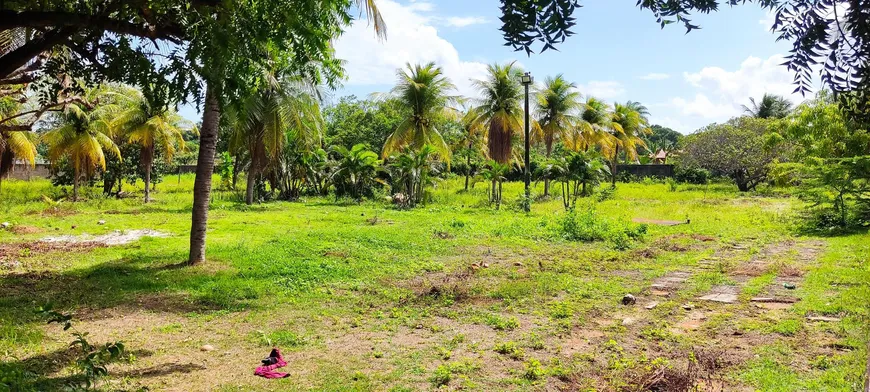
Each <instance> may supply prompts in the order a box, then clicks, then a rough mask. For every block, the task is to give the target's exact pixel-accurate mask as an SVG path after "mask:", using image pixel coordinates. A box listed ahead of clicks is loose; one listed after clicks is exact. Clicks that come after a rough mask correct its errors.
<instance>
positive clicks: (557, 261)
mask: <svg viewBox="0 0 870 392" xmlns="http://www.w3.org/2000/svg"><path fill="white" fill-rule="evenodd" d="M215 183H218V182H215ZM125 186H127V187H128V188H127V189H126V191H129V192H132V193H134V194H136V193H137V192H141V184H137V185H136V186H128V185H125ZM460 186H461V184H460V182H459V181H458V180H449V181H445V182H442V183H439V184H438V186H437V187H436V189H434V190H433V191H432V194H431V201H430V202H429V203H428V204H427V205H425V206H422V207H420V208H417V209H414V210H410V211H397V210H395V209H393V208H392V207H391V206H389V205H387V204H385V203H382V202H380V201H377V202H372V201H368V202H363V203H361V204H357V203H354V202H351V201H345V200H339V201H336V200H335V199H334V198H309V199H305V200H301V201H299V202H294V203H289V202H274V203H267V204H261V205H254V206H245V205H243V204H240V203H239V200H240V198H239V195H238V194H236V193H234V192H224V191H217V192H216V193H215V197H214V200H213V201H212V205H211V212H210V216H209V218H210V226H209V233H208V241H209V242H208V256H209V260H208V261H207V262H206V263H204V264H203V265H200V266H197V267H180V266H179V263H181V262H183V261H184V260H185V258H186V255H187V244H188V238H187V232H188V230H189V225H190V223H189V219H190V209H191V206H192V200H191V198H190V195H191V189H192V176H189V175H188V176H183V177H182V180H181V181H180V182H177V180H176V179H175V178H168V179H167V181H166V182H164V183H161V184H158V185H157V189H156V191H155V193H154V194H153V197H154V199H155V202H153V203H151V204H149V205H143V204H141V201H140V200H139V198H138V197H136V198H125V199H120V200H118V199H106V198H102V197H101V196H100V195H99V194H97V193H96V192H93V191H91V190H87V191H85V192H84V194H85V195H86V197H87V198H88V200H87V201H85V202H80V203H70V202H66V201H62V200H61V199H63V197H64V191H63V190H61V189H59V188H54V187H51V186H50V184H48V183H47V181H36V182H32V183H26V182H21V181H4V184H3V193H2V196H0V197H2V198H0V221H8V222H10V223H12V229H10V230H0V353H2V355H3V357H2V361H3V363H2V364H0V373H2V376H3V379H4V380H12V381H11V382H14V383H17V385H18V386H21V385H23V386H24V387H30V388H32V389H35V390H54V389H56V387H57V386H58V385H59V384H60V383H62V382H63V380H65V378H66V377H68V376H69V375H70V374H72V372H73V364H72V359H73V358H72V357H71V356H70V354H69V350H68V348H67V346H68V344H69V341H68V340H69V338H68V336H69V335H68V334H67V333H65V332H63V331H61V330H60V328H59V327H58V326H57V325H45V323H44V321H43V320H41V319H39V318H38V317H37V315H35V314H34V312H33V309H35V308H36V306H38V305H40V304H43V303H47V302H51V303H53V304H54V306H55V308H56V309H60V310H63V311H69V312H73V314H74V316H75V320H76V328H78V329H80V330H82V331H88V332H90V339H91V340H92V341H93V342H98V343H103V342H109V341H115V340H122V341H124V342H125V344H126V346H127V348H128V350H130V351H131V353H134V354H133V355H132V356H131V357H130V358H129V359H128V360H124V361H121V362H119V363H115V364H112V365H111V366H110V368H109V370H110V374H111V376H110V377H109V379H108V380H106V381H105V382H104V383H102V384H101V387H102V388H103V389H106V390H114V389H119V390H137V389H141V388H147V389H148V390H154V391H158V390H176V389H177V388H178V387H177V386H178V385H184V386H185V388H186V389H188V390H217V391H269V390H311V389H313V390H321V391H338V390H359V391H364V390H392V391H411V390H429V389H433V388H437V387H445V386H446V388H449V389H460V388H462V389H467V390H481V391H487V390H540V389H546V390H556V389H563V390H586V389H590V390H649V389H656V390H679V388H682V387H684V386H686V385H690V386H692V385H695V386H697V385H706V386H721V387H722V389H724V390H743V389H748V390H762V391H794V390H819V391H851V390H856V389H859V387H858V386H859V385H861V383H862V382H863V374H862V373H863V370H864V368H865V365H866V360H867V344H868V339H870V338H868V336H870V305H868V304H870V266H868V263H867V260H868V259H870V236H868V235H867V234H852V235H849V236H843V237H830V238H808V237H800V236H797V235H796V234H794V233H795V232H794V231H793V230H792V225H791V222H792V219H791V216H792V211H794V208H795V207H799V206H800V204H799V202H798V201H796V200H793V199H790V198H787V197H784V196H775V197H773V196H760V195H758V194H739V193H737V192H736V191H735V190H734V189H732V187H730V186H725V185H709V186H680V187H679V189H678V190H677V191H669V190H668V187H667V185H665V184H654V183H651V184H645V185H644V184H620V185H619V188H618V189H617V190H616V191H615V192H613V193H612V195H607V197H601V198H588V199H583V200H580V201H579V202H578V211H579V212H578V215H576V216H574V217H573V218H568V220H566V215H565V213H564V211H563V210H562V207H561V204H560V202H559V201H558V200H556V199H551V200H549V201H546V200H545V199H544V200H545V201H540V202H536V203H535V204H534V205H533V209H532V213H531V214H528V215H527V214H524V213H522V212H519V211H515V210H511V209H510V208H505V209H503V210H501V211H495V210H493V209H490V208H488V207H487V206H486V202H485V200H486V192H485V189H484V188H483V186H481V185H478V187H477V188H476V189H473V190H472V191H470V192H457V190H458V189H460ZM540 190H541V189H540V186H539V189H537V191H540ZM521 191H522V184H519V183H510V184H506V187H505V191H504V192H505V197H506V198H507V199H506V200H512V198H515V197H518V196H519V195H520V193H521ZM768 194H772V193H768ZM42 195H46V196H48V197H49V198H50V199H52V201H51V202H47V201H44V200H43V198H42ZM59 200H60V201H59ZM509 204H510V203H506V205H509ZM589 211H594V213H592V212H589ZM635 218H639V219H644V220H674V221H685V220H687V219H688V220H690V222H691V223H690V224H684V225H677V226H657V225H649V226H645V227H644V229H643V230H641V229H640V228H639V226H636V225H633V224H631V223H630V222H631V221H632V219H635ZM101 220H103V221H105V224H99V223H98V222H99V221H101ZM133 229H154V230H159V231H161V232H165V233H169V234H170V236H169V237H167V238H143V239H141V240H139V241H137V242H134V243H131V244H128V245H123V246H99V247H94V246H80V247H69V246H54V245H45V244H44V243H40V242H38V240H39V239H40V238H43V237H46V236H57V235H82V234H92V235H101V234H107V233H111V232H112V231H114V230H133ZM577 239H593V240H595V241H592V242H582V241H576V240H577ZM674 276H686V278H685V279H677V280H673V281H669V282H668V285H669V287H668V288H667V289H666V290H653V287H652V284H653V282H654V281H659V280H662V279H665V278H668V277H674ZM784 283H789V284H794V285H795V287H796V288H795V289H794V290H788V289H785V288H784ZM721 286H734V288H735V291H734V292H735V293H737V297H738V298H737V300H736V301H735V302H734V303H730V304H729V303H716V302H705V301H701V300H699V299H698V297H700V296H702V295H705V294H707V293H708V292H709V291H710V290H711V289H712V288H714V287H721ZM625 294H632V295H634V296H635V297H636V299H637V303H636V304H635V305H622V304H621V300H622V298H623V296H624V295H625ZM756 296H765V297H767V296H770V297H777V298H778V297H783V298H785V297H787V298H793V299H797V300H798V301H797V302H796V303H794V304H793V305H783V306H780V307H767V308H766V307H760V306H758V304H756V303H753V302H750V299H751V298H753V297H756ZM652 303H655V306H653V307H651V308H650V309H647V306H648V305H651V304H652ZM807 316H829V317H836V318H839V319H840V320H841V321H839V322H812V321H809V320H807ZM204 345H209V346H212V347H213V348H214V351H211V352H205V351H201V348H202V347H203V346H204ZM271 346H278V347H280V348H282V350H283V351H284V352H285V356H286V357H287V359H288V362H290V363H291V366H289V367H287V368H285V371H288V372H290V373H291V377H290V378H289V379H285V380H265V379H260V378H257V377H254V376H253V375H252V372H253V368H254V367H256V366H257V365H258V364H259V361H260V359H261V358H262V357H264V356H265V355H266V354H268V352H269V348H270V347H271ZM711 358H712V359H711ZM25 389H26V388H25Z"/></svg>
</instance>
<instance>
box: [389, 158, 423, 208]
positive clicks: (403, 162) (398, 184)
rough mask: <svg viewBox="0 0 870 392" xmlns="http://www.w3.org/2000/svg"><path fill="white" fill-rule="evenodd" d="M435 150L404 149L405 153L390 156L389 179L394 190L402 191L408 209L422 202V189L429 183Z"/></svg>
mask: <svg viewBox="0 0 870 392" xmlns="http://www.w3.org/2000/svg"><path fill="white" fill-rule="evenodd" d="M434 154H435V148H434V147H432V146H430V145H425V146H423V147H421V148H420V149H419V150H412V149H410V148H408V149H406V152H404V153H401V154H398V155H395V156H392V157H391V162H390V163H389V165H388V166H389V168H390V177H391V179H392V182H393V184H394V185H395V188H396V189H400V190H402V193H404V194H405V196H406V197H407V201H408V206H409V207H414V206H415V205H417V203H420V202H422V201H423V195H424V191H423V190H424V188H425V187H426V185H428V184H429V183H430V182H431V177H430V173H432V172H433V171H434V170H435V162H434V161H433V160H432V157H433V155H434Z"/></svg>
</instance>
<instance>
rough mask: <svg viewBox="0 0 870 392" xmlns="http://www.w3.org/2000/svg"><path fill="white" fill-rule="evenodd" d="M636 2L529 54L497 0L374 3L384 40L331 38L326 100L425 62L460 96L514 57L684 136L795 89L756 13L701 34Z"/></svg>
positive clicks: (611, 4) (611, 7)
mask: <svg viewBox="0 0 870 392" xmlns="http://www.w3.org/2000/svg"><path fill="white" fill-rule="evenodd" d="M635 3H636V1H635V0H584V1H583V2H582V4H583V5H584V7H583V8H580V9H579V10H578V11H577V12H576V14H575V16H576V17H577V26H576V27H575V28H574V29H573V30H574V32H575V33H576V35H574V36H573V37H571V38H569V39H568V40H567V41H566V42H565V43H563V44H561V45H560V46H559V49H560V51H558V52H552V51H551V52H546V53H542V54H533V55H532V56H531V57H527V56H526V55H525V54H524V53H520V52H514V51H512V50H511V49H510V48H509V47H505V46H504V45H503V43H504V41H503V40H502V37H501V33H500V32H499V30H498V27H499V21H498V13H499V10H498V6H499V4H500V3H499V1H498V0H378V4H379V6H380V8H381V12H382V15H383V17H384V20H385V22H386V24H387V39H386V41H384V42H381V41H379V40H378V39H376V37H375V36H374V33H373V32H372V29H371V28H370V27H368V26H367V23H366V21H365V20H360V21H357V22H356V23H354V25H353V26H351V27H350V28H349V29H348V30H347V31H346V32H345V34H344V35H343V36H342V37H341V38H339V39H338V40H337V41H336V43H335V46H336V51H337V55H338V57H339V58H342V59H345V60H346V61H347V64H346V70H347V72H348V76H349V78H348V80H347V81H345V83H344V87H343V88H341V89H340V90H338V91H336V92H334V93H333V94H332V98H331V99H332V100H333V101H334V100H337V98H338V97H340V96H342V95H348V94H355V95H357V96H360V97H366V96H368V94H370V93H372V92H382V91H387V90H389V89H390V88H391V87H392V84H393V82H394V80H395V72H396V69H397V68H399V67H402V66H403V65H404V64H405V63H406V62H411V63H416V62H420V63H423V62H428V61H435V62H436V63H437V64H439V65H441V66H442V67H443V68H444V69H445V73H446V74H447V76H448V77H450V78H451V79H452V80H453V82H454V84H456V85H457V87H458V90H459V93H460V94H463V95H471V94H473V91H472V89H471V88H470V86H469V82H468V81H469V79H472V78H481V77H483V75H484V69H485V65H486V64H489V63H493V62H505V61H512V60H517V61H518V62H519V63H520V64H521V65H522V66H523V68H525V69H526V70H528V71H531V72H532V73H533V74H534V75H535V77H536V79H537V81H543V79H544V78H545V77H546V76H550V75H556V74H559V73H562V74H564V75H565V77H566V78H567V79H568V80H570V81H573V82H575V83H577V84H578V86H579V90H580V92H581V93H583V94H590V95H593V96H596V97H598V98H601V99H605V100H607V101H610V102H613V101H620V102H621V101H626V100H633V101H640V102H641V103H643V104H645V105H646V106H647V107H649V109H650V111H651V114H652V118H651V119H652V122H653V123H658V124H662V125H665V126H669V127H672V128H674V129H675V130H677V131H680V132H683V133H691V132H693V131H695V130H696V129H698V128H700V127H702V126H704V125H707V124H709V123H711V122H721V121H725V120H727V119H728V118H730V117H732V116H735V115H738V114H740V112H741V110H740V105H741V104H748V103H749V97H750V96H753V97H760V96H761V95H762V94H763V93H765V92H770V93H776V94H781V95H790V94H791V92H792V90H793V89H794V87H793V86H792V85H791V79H792V76H791V74H790V73H789V72H788V71H787V70H786V69H785V67H782V66H780V65H779V64H780V63H781V62H782V57H781V56H782V55H784V54H786V53H787V52H788V50H789V49H790V44H789V43H788V42H779V43H777V42H776V39H775V36H774V35H773V34H772V33H771V32H770V31H769V28H770V25H771V24H772V17H771V16H770V15H769V14H768V13H767V12H766V11H764V10H762V9H760V8H759V7H758V6H755V5H745V6H737V7H733V8H731V7H725V8H724V9H723V10H721V11H720V12H718V13H714V14H711V15H699V16H697V17H696V18H695V19H694V20H695V22H697V23H699V24H701V26H702V27H703V29H701V30H695V31H693V32H692V33H690V34H688V35H687V34H685V29H684V28H682V27H681V26H678V25H671V26H669V27H667V28H665V29H664V30H662V29H660V28H659V26H658V25H657V24H656V23H655V19H654V18H653V16H652V14H651V13H650V12H649V11H643V10H640V9H638V8H637V7H636V6H635ZM792 98H793V100H795V101H799V100H800V99H801V97H800V96H792ZM184 112H185V113H184V114H185V115H186V116H188V117H193V116H195V114H192V113H190V110H189V109H188V110H185V111H184Z"/></svg>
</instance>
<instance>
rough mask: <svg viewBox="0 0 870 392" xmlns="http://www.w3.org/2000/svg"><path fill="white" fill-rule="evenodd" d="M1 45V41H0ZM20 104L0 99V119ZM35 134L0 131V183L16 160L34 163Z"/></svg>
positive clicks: (8, 114) (11, 121) (11, 112)
mask: <svg viewBox="0 0 870 392" xmlns="http://www.w3.org/2000/svg"><path fill="white" fill-rule="evenodd" d="M2 37H3V36H2V35H0V41H2ZM0 46H2V43H0ZM20 109H21V104H20V103H19V102H18V101H15V100H13V99H10V98H2V99H0V121H2V120H3V119H5V118H8V117H10V116H13V115H15V114H16V113H18V112H19V110H20ZM8 125H17V119H10V120H9V123H8ZM35 139H36V135H35V134H34V133H33V132H29V131H0V183H2V181H3V177H4V176H6V174H7V173H9V171H10V170H11V169H12V166H13V165H14V164H15V161H16V160H22V161H24V162H27V163H29V164H30V165H31V166H33V165H34V164H35V163H36V140H35Z"/></svg>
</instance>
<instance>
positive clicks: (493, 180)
mask: <svg viewBox="0 0 870 392" xmlns="http://www.w3.org/2000/svg"><path fill="white" fill-rule="evenodd" d="M495 182H496V180H495V178H493V179H492V195H491V197H490V201H491V202H493V203H494V202H495V201H496V190H497V189H496V187H495Z"/></svg>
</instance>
